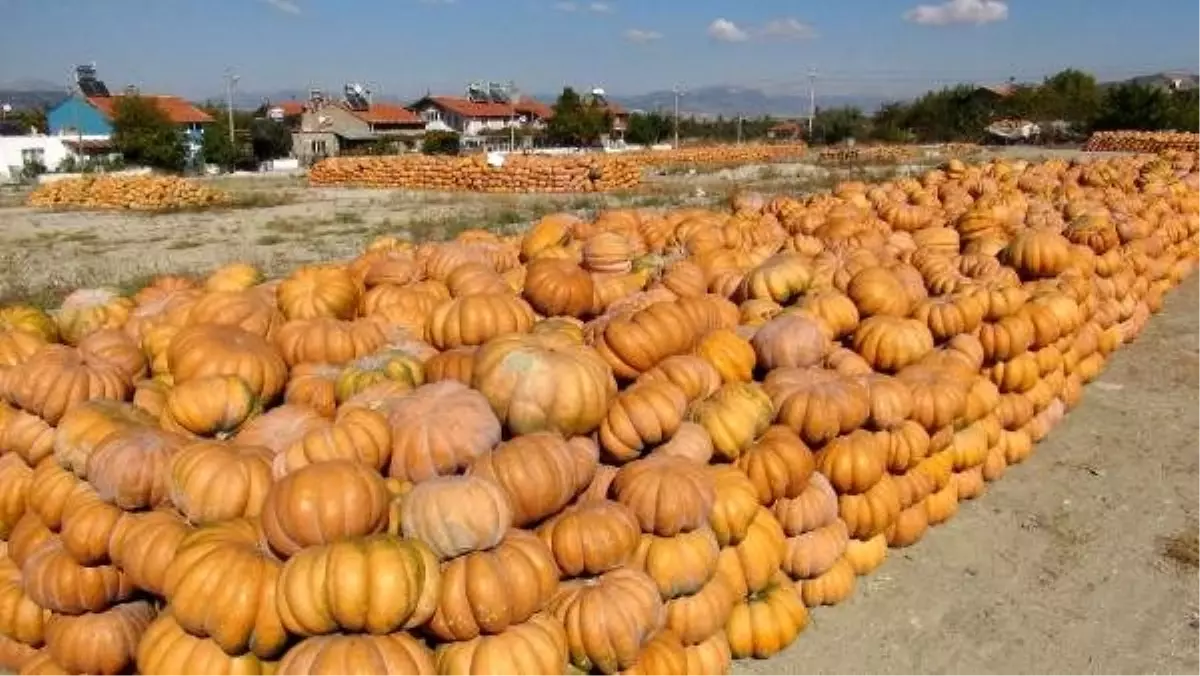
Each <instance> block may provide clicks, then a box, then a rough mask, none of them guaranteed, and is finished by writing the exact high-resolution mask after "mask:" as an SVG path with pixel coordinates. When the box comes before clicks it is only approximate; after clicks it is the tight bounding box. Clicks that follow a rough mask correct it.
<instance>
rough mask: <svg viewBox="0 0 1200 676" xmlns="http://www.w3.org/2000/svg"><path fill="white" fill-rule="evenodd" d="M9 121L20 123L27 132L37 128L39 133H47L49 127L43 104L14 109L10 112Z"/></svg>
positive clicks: (22, 129) (23, 130)
mask: <svg viewBox="0 0 1200 676" xmlns="http://www.w3.org/2000/svg"><path fill="white" fill-rule="evenodd" d="M7 121H8V122H11V123H13V124H15V125H18V126H19V127H20V128H21V131H22V132H25V133H27V132H28V131H29V130H30V129H36V130H37V131H38V133H41V134H45V133H46V130H47V129H48V128H49V125H48V124H47V122H46V109H45V108H42V107H41V106H38V107H35V108H24V109H21V110H16V111H13V112H11V113H9V114H8V116H7Z"/></svg>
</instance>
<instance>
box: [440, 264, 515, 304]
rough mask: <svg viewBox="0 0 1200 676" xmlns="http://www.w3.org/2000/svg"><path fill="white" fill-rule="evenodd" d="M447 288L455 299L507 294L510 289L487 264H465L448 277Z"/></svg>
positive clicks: (451, 272)
mask: <svg viewBox="0 0 1200 676" xmlns="http://www.w3.org/2000/svg"><path fill="white" fill-rule="evenodd" d="M446 287H447V288H448V289H450V295H451V296H452V297H454V298H458V297H460V296H473V295H478V294H481V293H507V292H508V291H509V290H510V289H509V288H508V284H507V283H506V282H505V281H504V278H502V277H501V276H500V275H499V274H498V273H497V272H496V270H495V269H493V268H492V266H490V265H487V264H485V263H474V262H469V263H463V264H462V265H459V266H458V267H456V268H454V269H453V270H451V271H450V274H449V275H447V276H446Z"/></svg>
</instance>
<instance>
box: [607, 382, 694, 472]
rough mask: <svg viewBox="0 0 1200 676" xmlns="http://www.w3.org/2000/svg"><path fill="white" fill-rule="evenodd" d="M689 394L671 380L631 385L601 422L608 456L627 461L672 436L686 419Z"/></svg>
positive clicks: (618, 397) (620, 394)
mask: <svg viewBox="0 0 1200 676" xmlns="http://www.w3.org/2000/svg"><path fill="white" fill-rule="evenodd" d="M687 405H688V400H687V395H686V394H685V393H684V391H683V390H681V389H680V388H679V387H678V386H676V385H675V384H674V383H671V382H669V381H665V380H664V381H651V382H646V383H639V384H635V385H632V386H630V387H628V388H626V389H625V390H623V391H622V392H620V393H619V394H618V395H617V396H616V398H614V399H613V400H612V403H611V404H610V405H609V407H608V411H607V412H606V413H605V416H604V420H603V421H601V423H600V444H601V446H602V447H603V449H604V454H605V457H606V459H607V460H609V461H612V462H618V463H620V462H628V461H629V460H633V459H636V458H638V457H640V456H641V455H643V454H644V453H645V452H646V450H648V449H649V448H652V447H654V446H657V445H659V444H662V443H663V442H665V441H667V440H669V439H671V437H673V436H674V435H675V433H676V432H677V431H678V430H679V427H680V425H681V424H682V423H683V417H684V413H685V412H686V410H687Z"/></svg>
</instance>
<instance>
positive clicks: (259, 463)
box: [167, 442, 271, 525]
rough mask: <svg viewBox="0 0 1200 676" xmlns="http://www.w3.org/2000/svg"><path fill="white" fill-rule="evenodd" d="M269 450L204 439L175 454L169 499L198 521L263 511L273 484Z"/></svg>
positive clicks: (231, 517)
mask: <svg viewBox="0 0 1200 676" xmlns="http://www.w3.org/2000/svg"><path fill="white" fill-rule="evenodd" d="M270 458H271V454H270V452H269V451H268V450H267V449H265V448H262V447H257V446H238V445H236V444H225V443H220V442H200V443H195V444H192V445H190V446H186V447H184V448H183V449H182V450H180V451H179V452H178V453H177V454H175V456H174V457H172V458H171V461H170V464H169V467H168V468H167V472H168V477H169V478H168V492H169V494H170V498H171V502H172V504H174V505H175V507H176V508H178V509H179V511H180V512H181V513H182V514H183V516H184V517H186V518H187V519H188V521H190V522H192V523H194V524H200V525H203V524H206V523H215V522H217V521H224V520H227V519H236V518H239V517H243V516H247V517H255V516H258V515H259V514H260V513H261V512H262V508H263V503H264V502H265V500H266V498H267V492H268V490H269V489H270V488H271V460H270Z"/></svg>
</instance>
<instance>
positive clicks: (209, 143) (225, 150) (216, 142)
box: [200, 115, 239, 171]
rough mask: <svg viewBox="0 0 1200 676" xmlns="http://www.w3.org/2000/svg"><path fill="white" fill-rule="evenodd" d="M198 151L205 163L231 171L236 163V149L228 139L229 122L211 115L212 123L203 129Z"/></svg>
mask: <svg viewBox="0 0 1200 676" xmlns="http://www.w3.org/2000/svg"><path fill="white" fill-rule="evenodd" d="M200 152H201V153H202V154H203V156H204V162H205V164H215V165H217V166H218V167H220V168H221V169H222V170H224V171H232V170H233V168H234V166H235V165H237V163H238V159H239V157H238V155H239V154H238V149H237V147H236V146H234V144H233V142H232V141H231V140H230V139H229V123H228V122H226V120H225V119H224V118H222V117H218V116H215V115H214V116H213V122H212V124H210V125H208V127H207V128H205V130H204V139H203V141H202V142H201V144H200Z"/></svg>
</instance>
